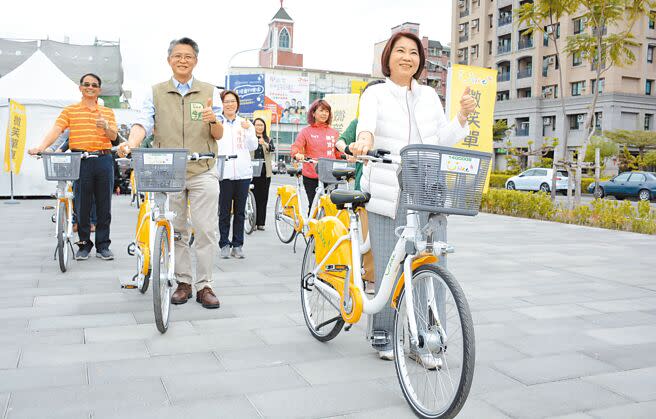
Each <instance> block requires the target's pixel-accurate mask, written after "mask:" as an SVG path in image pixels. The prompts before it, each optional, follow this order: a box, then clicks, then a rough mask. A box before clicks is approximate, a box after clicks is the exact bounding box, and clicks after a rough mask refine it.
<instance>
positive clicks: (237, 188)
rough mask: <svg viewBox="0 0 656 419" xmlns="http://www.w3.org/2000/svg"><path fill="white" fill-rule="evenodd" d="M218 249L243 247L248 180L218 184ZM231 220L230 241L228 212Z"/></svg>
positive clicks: (225, 181) (223, 181)
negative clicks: (231, 217) (229, 238)
mask: <svg viewBox="0 0 656 419" xmlns="http://www.w3.org/2000/svg"><path fill="white" fill-rule="evenodd" d="M219 184H220V185H221V186H220V187H219V233H220V238H219V247H220V248H224V247H226V246H231V247H241V246H243V245H244V219H245V218H246V197H247V196H248V188H249V186H250V184H251V180H250V179H240V180H229V179H226V180H222V181H221V182H220V183H219ZM231 209H232V212H233V213H234V216H233V220H232V241H230V240H228V236H229V235H230V210H231Z"/></svg>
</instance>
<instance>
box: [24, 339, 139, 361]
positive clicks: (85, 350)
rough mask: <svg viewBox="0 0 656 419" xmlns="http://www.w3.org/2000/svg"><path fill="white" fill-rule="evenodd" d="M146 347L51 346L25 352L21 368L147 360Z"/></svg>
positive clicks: (134, 343) (132, 344)
mask: <svg viewBox="0 0 656 419" xmlns="http://www.w3.org/2000/svg"><path fill="white" fill-rule="evenodd" d="M149 356H150V355H149V353H148V351H147V350H146V345H145V344H144V343H143V342H140V341H127V342H103V343H88V344H80V345H49V346H46V347H29V348H26V349H24V350H23V354H22V356H21V362H20V366H21V367H37V366H47V365H53V366H54V365H67V364H77V363H83V362H100V361H109V360H118V359H134V358H147V357H149Z"/></svg>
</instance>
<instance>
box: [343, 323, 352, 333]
mask: <svg viewBox="0 0 656 419" xmlns="http://www.w3.org/2000/svg"><path fill="white" fill-rule="evenodd" d="M352 327H353V323H349V324H347V325H346V326H345V327H344V331H345V332H348V331H349V330H351V328H352Z"/></svg>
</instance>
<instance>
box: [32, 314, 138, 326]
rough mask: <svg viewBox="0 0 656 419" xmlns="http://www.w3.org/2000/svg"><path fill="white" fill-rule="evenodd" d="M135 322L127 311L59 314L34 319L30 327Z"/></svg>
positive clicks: (106, 324)
mask: <svg viewBox="0 0 656 419" xmlns="http://www.w3.org/2000/svg"><path fill="white" fill-rule="evenodd" d="M124 324H135V320H134V317H133V316H132V315H131V314H128V313H112V314H89V315H81V316H61V317H47V318H42V319H34V320H31V321H30V329H32V330H43V329H79V328H84V327H94V326H95V327H98V326H109V325H124Z"/></svg>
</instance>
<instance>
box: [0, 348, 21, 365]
mask: <svg viewBox="0 0 656 419" xmlns="http://www.w3.org/2000/svg"><path fill="white" fill-rule="evenodd" d="M19 354H20V349H18V348H15V347H14V348H9V347H5V348H0V369H7V368H16V365H17V364H18V356H19Z"/></svg>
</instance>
